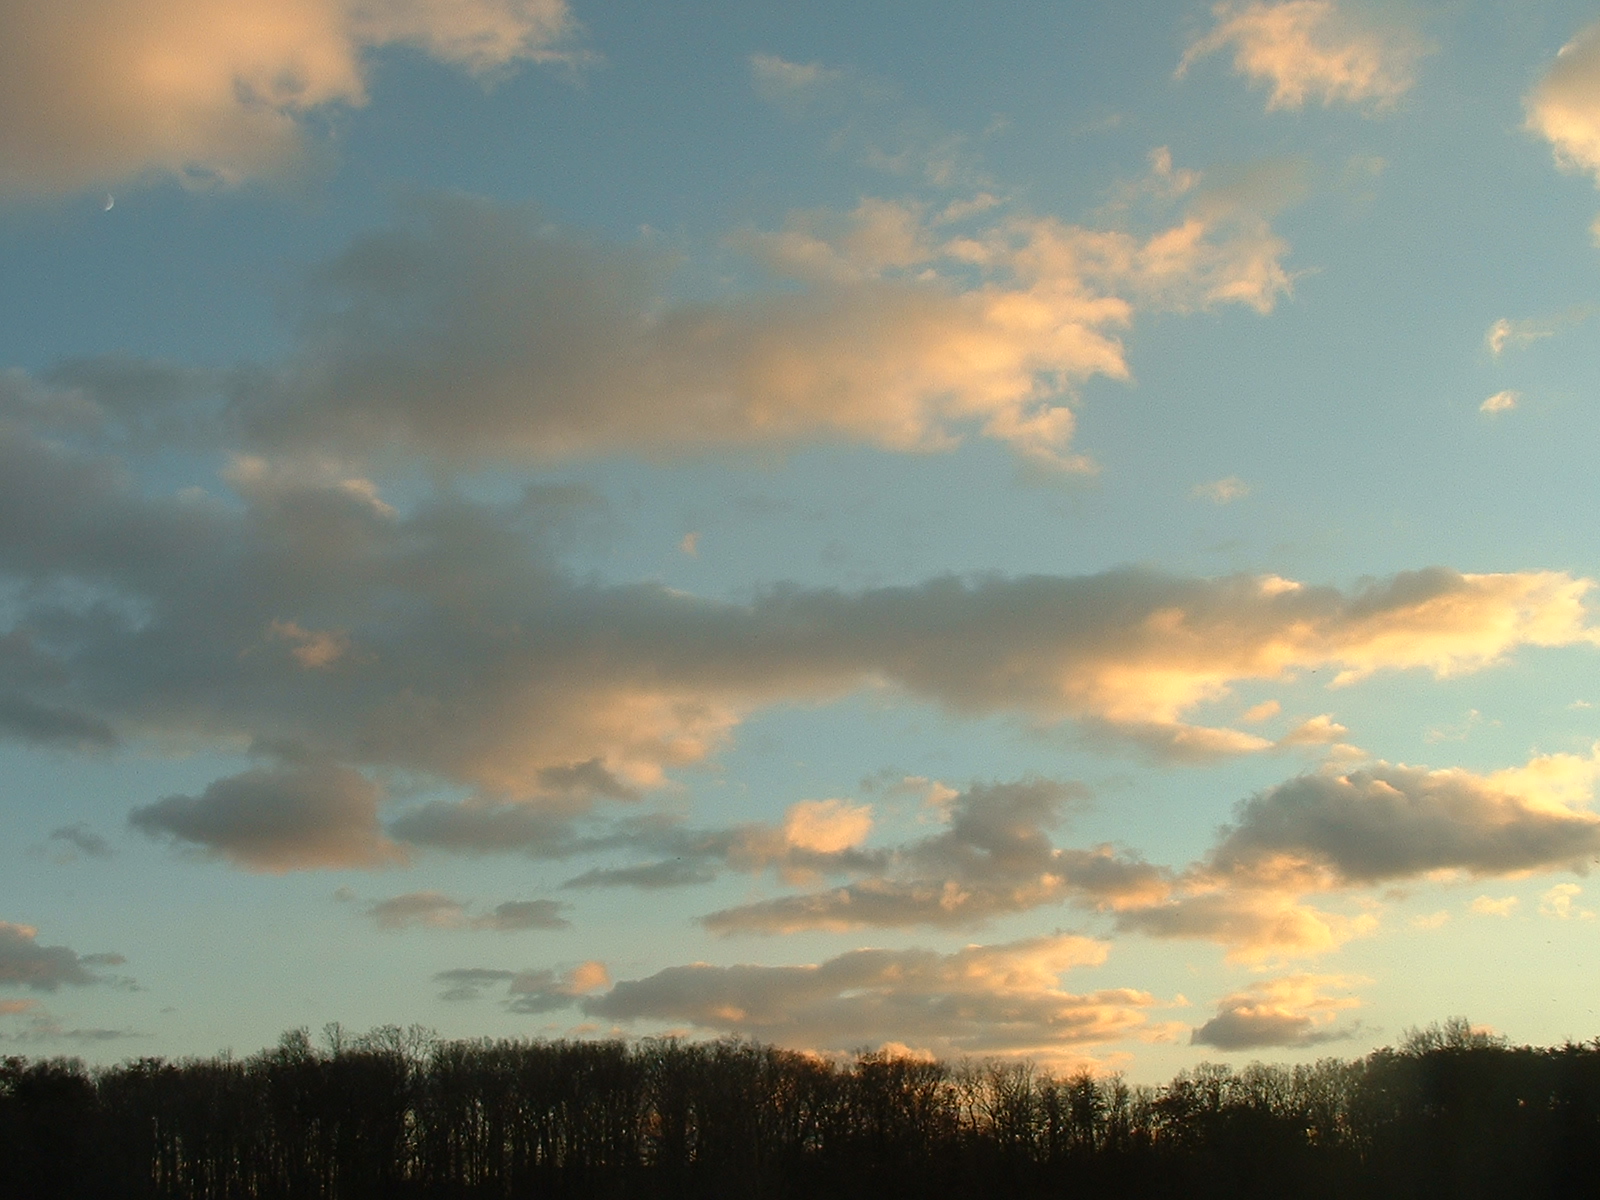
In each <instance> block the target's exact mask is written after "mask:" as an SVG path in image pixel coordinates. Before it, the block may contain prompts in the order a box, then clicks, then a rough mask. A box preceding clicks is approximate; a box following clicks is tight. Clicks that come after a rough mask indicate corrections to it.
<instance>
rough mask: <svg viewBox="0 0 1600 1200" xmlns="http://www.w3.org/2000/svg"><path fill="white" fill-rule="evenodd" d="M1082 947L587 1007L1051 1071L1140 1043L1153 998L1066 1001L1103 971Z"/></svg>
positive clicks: (653, 992) (1026, 945) (855, 967)
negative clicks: (1115, 1046)
mask: <svg viewBox="0 0 1600 1200" xmlns="http://www.w3.org/2000/svg"><path fill="white" fill-rule="evenodd" d="M1105 955H1106V947H1105V945H1104V944H1103V943H1101V942H1096V941H1093V940H1091V939H1088V938H1081V937H1075V936H1072V935H1064V934H1063V935H1056V936H1053V937H1041V938H1031V939H1027V940H1024V941H1019V942H1011V943H1006V944H1000V945H989V946H978V945H974V946H967V947H965V948H963V949H960V950H956V951H954V952H952V953H949V954H940V953H937V952H935V951H932V950H921V949H913V950H854V951H850V952H849V953H846V954H841V955H839V956H837V957H835V958H831V959H828V960H827V961H825V962H822V963H819V964H816V965H806V966H793V967H768V966H731V967H716V966H710V965H707V964H703V963H698V964H694V965H691V966H681V967H669V968H667V969H666V970H663V971H659V972H657V973H656V974H654V975H651V976H648V977H646V978H644V979H638V980H625V981H622V982H620V983H617V984H616V985H615V986H613V987H612V989H611V990H610V991H608V992H606V993H603V994H601V995H598V996H594V997H593V998H591V999H588V1000H586V1001H584V1002H583V1005H582V1007H583V1010H584V1011H585V1012H586V1013H589V1014H590V1015H592V1016H597V1017H602V1018H605V1019H608V1020H613V1021H623V1022H634V1021H652V1022H656V1023H665V1024H672V1025H690V1026H693V1027H695V1028H698V1029H705V1030H710V1031H716V1032H721V1033H733V1034H737V1035H739V1036H744V1037H753V1038H759V1039H760V1040H762V1041H769V1042H775V1043H777V1044H779V1045H784V1046H793V1047H797V1048H806V1049H819V1050H829V1049H831V1050H851V1049H856V1048H859V1047H861V1046H863V1045H869V1046H880V1045H883V1044H885V1043H898V1044H900V1045H902V1046H911V1047H915V1048H917V1049H919V1050H928V1051H932V1052H934V1053H936V1054H939V1055H951V1056H955V1055H963V1054H1018V1055H1030V1056H1033V1057H1036V1058H1042V1059H1052V1058H1056V1057H1058V1056H1060V1055H1062V1054H1065V1053H1067V1052H1069V1051H1071V1050H1072V1049H1074V1048H1081V1047H1086V1046H1091V1045H1095V1044H1097V1043H1103V1042H1108V1041H1115V1040H1117V1039H1119V1038H1122V1037H1125V1036H1129V1035H1130V1034H1133V1033H1134V1032H1136V1031H1137V1030H1138V1029H1139V1028H1140V1027H1141V1026H1142V1025H1143V1024H1144V1021H1145V1016H1144V1013H1145V1010H1147V1009H1148V1008H1150V1007H1151V1006H1152V1005H1153V1004H1154V1003H1155V1001H1154V999H1153V998H1152V997H1151V996H1150V995H1149V994H1148V993H1145V992H1138V991H1131V990H1128V989H1121V988H1117V989H1109V990H1102V991H1097V992H1091V993H1087V994H1074V993H1071V992H1067V991H1064V990H1062V988H1061V986H1060V976H1061V975H1063V974H1064V973H1065V972H1067V971H1069V970H1071V969H1072V968H1074V967H1078V966H1086V965H1093V964H1098V963H1100V962H1102V961H1104V959H1105Z"/></svg>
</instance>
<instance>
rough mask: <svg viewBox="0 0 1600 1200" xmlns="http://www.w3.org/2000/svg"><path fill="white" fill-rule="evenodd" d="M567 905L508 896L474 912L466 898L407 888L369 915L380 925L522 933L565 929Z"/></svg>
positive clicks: (402, 927)
mask: <svg viewBox="0 0 1600 1200" xmlns="http://www.w3.org/2000/svg"><path fill="white" fill-rule="evenodd" d="M565 907H566V906H565V905H563V904H559V903H557V902H556V901H554V900H507V901H506V902H504V903H503V904H498V905H496V906H495V907H494V908H493V909H491V910H489V911H487V912H477V913H475V912H473V911H472V910H471V908H470V907H469V906H468V905H467V904H466V903H464V902H463V901H460V900H456V899H454V898H452V897H450V896H447V895H445V894H444V893H443V892H434V891H423V892H406V893H405V894H404V895H400V896H390V897H389V898H388V899H386V900H379V901H376V902H375V903H373V904H372V905H371V906H370V907H369V908H368V909H367V915H368V916H369V917H371V918H372V919H373V920H374V921H375V922H377V924H378V927H379V928H380V929H406V928H409V927H413V926H420V927H422V928H425V929H476V930H493V931H494V932H497V933H520V932H523V931H526V930H530V929H565V928H567V927H568V926H569V925H570V924H571V922H569V921H568V920H567V919H566V918H565V917H563V916H562V915H561V910H562V909H563V908H565Z"/></svg>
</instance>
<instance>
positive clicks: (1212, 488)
mask: <svg viewBox="0 0 1600 1200" xmlns="http://www.w3.org/2000/svg"><path fill="white" fill-rule="evenodd" d="M1249 494H1250V485H1249V484H1248V483H1246V482H1245V481H1244V480H1242V479H1240V478H1239V477H1238V476H1237V475H1229V476H1227V477H1226V478H1224V479H1216V480H1213V481H1212V482H1210V483H1200V484H1196V485H1195V487H1194V490H1193V491H1192V492H1191V493H1190V495H1192V496H1193V497H1194V498H1195V499H1196V500H1209V501H1211V503H1213V504H1232V503H1233V502H1234V501H1235V500H1243V499H1244V498H1245V497H1246V496H1248V495H1249Z"/></svg>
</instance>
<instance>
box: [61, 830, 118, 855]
mask: <svg viewBox="0 0 1600 1200" xmlns="http://www.w3.org/2000/svg"><path fill="white" fill-rule="evenodd" d="M50 840H51V841H53V842H64V843H66V844H67V845H68V846H71V847H72V850H73V851H75V852H77V853H78V854H82V855H83V856H84V857H86V858H110V857H111V846H110V844H109V843H107V841H106V840H105V838H103V837H101V836H100V835H99V834H98V833H96V832H95V831H94V830H92V829H90V828H89V827H88V826H87V825H85V824H83V823H82V822H81V821H80V822H78V823H77V824H74V825H63V826H62V827H61V828H59V829H52V830H51V831H50ZM69 853H70V852H69Z"/></svg>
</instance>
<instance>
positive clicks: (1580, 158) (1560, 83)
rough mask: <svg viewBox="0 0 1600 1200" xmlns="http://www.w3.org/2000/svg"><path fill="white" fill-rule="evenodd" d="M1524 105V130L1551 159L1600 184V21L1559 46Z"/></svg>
mask: <svg viewBox="0 0 1600 1200" xmlns="http://www.w3.org/2000/svg"><path fill="white" fill-rule="evenodd" d="M1523 104H1524V107H1525V108H1526V110H1527V114H1528V128H1529V129H1530V130H1531V131H1533V132H1534V133H1537V134H1539V135H1540V136H1541V137H1543V138H1545V139H1546V140H1547V141H1548V142H1550V144H1551V146H1552V147H1553V148H1554V150H1555V156H1556V161H1557V162H1559V163H1560V164H1561V165H1562V166H1564V167H1569V168H1571V169H1573V170H1579V171H1589V172H1592V173H1593V174H1594V176H1595V180H1596V182H1597V183H1600V22H1597V23H1596V24H1593V25H1590V26H1588V27H1586V28H1585V29H1583V30H1582V31H1580V32H1579V34H1578V36H1577V37H1575V38H1573V39H1572V41H1570V42H1568V43H1567V44H1566V45H1565V46H1563V47H1561V52H1560V53H1559V54H1558V55H1557V56H1556V61H1555V62H1554V63H1553V64H1552V65H1551V67H1550V70H1549V71H1548V72H1546V74H1545V77H1544V78H1543V79H1542V80H1540V81H1539V83H1538V85H1537V86H1535V87H1534V89H1533V91H1531V92H1530V93H1529V94H1528V96H1527V98H1526V100H1524V102H1523Z"/></svg>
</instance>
